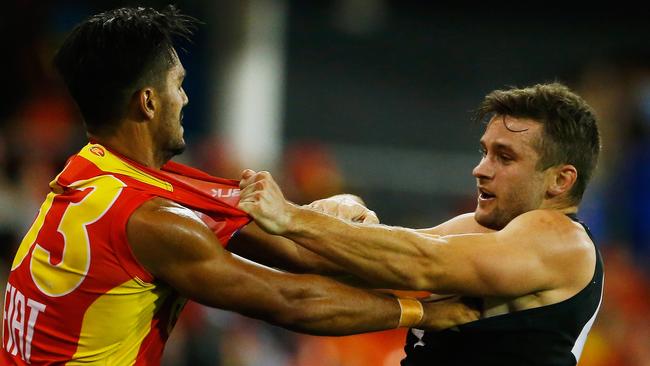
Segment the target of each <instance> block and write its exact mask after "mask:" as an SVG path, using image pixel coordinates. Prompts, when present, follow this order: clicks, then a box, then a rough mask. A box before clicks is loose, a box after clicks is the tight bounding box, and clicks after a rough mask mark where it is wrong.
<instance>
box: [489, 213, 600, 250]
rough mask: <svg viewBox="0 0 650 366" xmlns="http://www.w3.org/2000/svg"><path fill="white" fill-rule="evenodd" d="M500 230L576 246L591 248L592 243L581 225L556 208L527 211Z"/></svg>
mask: <svg viewBox="0 0 650 366" xmlns="http://www.w3.org/2000/svg"><path fill="white" fill-rule="evenodd" d="M502 231H503V232H512V233H528V234H529V236H530V237H531V238H533V239H534V238H535V237H536V238H540V239H542V240H550V241H552V242H555V241H560V242H566V243H567V244H574V245H576V246H577V247H583V246H584V247H590V248H593V244H592V243H591V240H590V239H589V236H588V235H587V232H586V231H585V229H584V228H583V227H582V225H580V224H579V223H577V222H574V221H573V220H571V219H570V218H569V217H568V216H567V215H565V214H564V213H562V212H560V211H557V210H532V211H528V212H526V213H523V214H521V215H519V216H517V217H516V218H515V219H514V220H512V221H511V222H510V223H509V224H508V225H507V226H506V227H505V228H503V230H502Z"/></svg>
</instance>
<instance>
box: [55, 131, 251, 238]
mask: <svg viewBox="0 0 650 366" xmlns="http://www.w3.org/2000/svg"><path fill="white" fill-rule="evenodd" d="M97 169H99V170H100V171H101V172H102V173H100V174H98V175H97V178H98V179H100V178H101V176H102V175H112V176H115V177H116V178H118V179H119V178H125V179H124V180H125V181H128V184H127V186H128V187H129V188H132V189H137V190H141V191H143V192H144V193H147V194H150V195H151V196H158V197H162V198H166V199H169V200H172V201H174V202H176V203H178V204H180V205H182V206H184V207H187V208H189V209H191V210H193V211H194V212H195V213H196V214H197V215H198V216H199V217H200V218H201V220H203V222H205V223H206V225H208V227H209V228H210V229H211V230H212V231H213V232H214V233H215V235H216V236H217V238H219V241H220V242H221V244H222V245H223V246H224V247H225V246H226V245H227V243H228V240H230V238H231V237H232V235H233V234H234V233H235V232H237V231H238V230H239V229H240V228H242V227H243V226H245V225H246V224H248V223H249V222H250V221H251V218H250V217H249V216H248V215H247V214H246V213H245V212H244V211H241V210H239V209H237V208H236V206H237V203H238V202H239V181H237V180H233V179H225V178H219V177H214V176H211V175H210V174H208V173H205V172H203V171H201V170H198V169H195V168H192V167H189V166H187V165H184V164H180V163H176V162H173V161H169V162H167V163H166V164H165V165H163V166H162V168H161V169H160V170H158V169H152V168H148V167H146V166H144V165H142V164H140V163H137V162H135V161H133V160H131V159H129V158H127V157H125V156H123V155H120V154H119V153H117V152H115V151H111V150H110V149H108V148H106V147H105V146H102V145H100V144H98V143H94V142H92V141H91V142H90V143H89V144H87V145H86V146H84V147H83V148H82V149H81V150H80V151H79V152H78V153H77V154H76V155H73V156H71V157H70V158H69V159H68V161H67V163H66V166H65V168H64V169H63V171H62V172H61V173H59V175H58V176H57V177H56V178H55V179H54V180H53V181H52V182H51V183H50V187H51V188H52V189H56V186H59V187H63V189H66V188H75V183H76V182H78V181H79V177H88V172H89V171H97Z"/></svg>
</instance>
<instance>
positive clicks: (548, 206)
mask: <svg viewBox="0 0 650 366" xmlns="http://www.w3.org/2000/svg"><path fill="white" fill-rule="evenodd" d="M540 209H544V210H557V211H560V212H562V213H563V214H573V213H577V212H578V205H576V204H572V203H568V202H566V201H564V200H548V201H544V203H542V205H541V207H540Z"/></svg>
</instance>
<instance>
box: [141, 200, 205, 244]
mask: <svg viewBox="0 0 650 366" xmlns="http://www.w3.org/2000/svg"><path fill="white" fill-rule="evenodd" d="M128 229H129V231H130V232H140V233H143V234H146V233H149V234H152V235H158V236H165V235H168V234H170V233H173V234H174V236H176V235H178V234H179V232H184V231H188V230H189V231H194V232H198V233H200V232H202V231H204V230H209V229H208V227H207V226H206V225H205V223H203V221H201V219H200V218H199V216H198V215H197V214H196V213H195V212H194V211H192V210H190V209H189V208H187V207H185V206H182V205H180V204H178V203H176V202H174V201H171V200H169V199H165V198H161V197H153V198H151V199H149V200H147V201H146V202H144V203H143V204H142V205H140V207H138V208H137V209H136V210H135V211H133V213H132V214H131V217H130V218H129V221H128Z"/></svg>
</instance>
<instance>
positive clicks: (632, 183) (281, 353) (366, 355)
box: [0, 1, 650, 366]
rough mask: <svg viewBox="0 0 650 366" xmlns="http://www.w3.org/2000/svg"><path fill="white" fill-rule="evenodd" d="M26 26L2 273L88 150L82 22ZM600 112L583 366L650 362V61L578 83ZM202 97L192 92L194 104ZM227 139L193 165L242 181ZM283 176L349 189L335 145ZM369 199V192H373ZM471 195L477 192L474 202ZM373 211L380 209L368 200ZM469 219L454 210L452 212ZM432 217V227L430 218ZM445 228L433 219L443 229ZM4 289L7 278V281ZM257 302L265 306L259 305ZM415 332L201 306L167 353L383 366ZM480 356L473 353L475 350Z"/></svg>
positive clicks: (207, 361) (316, 189)
mask: <svg viewBox="0 0 650 366" xmlns="http://www.w3.org/2000/svg"><path fill="white" fill-rule="evenodd" d="M26 3H27V4H26V5H24V8H23V6H21V5H14V6H15V7H16V9H14V10H16V11H18V12H20V11H23V12H25V13H27V12H29V13H30V16H31V17H32V20H31V21H32V22H34V23H32V24H37V23H38V22H43V24H45V25H42V26H34V27H20V37H15V32H13V33H12V29H16V26H17V24H16V22H17V20H12V18H11V17H10V16H8V15H7V13H5V14H4V15H2V18H0V19H1V20H2V22H0V37H1V39H2V41H3V44H4V45H5V48H4V49H5V50H10V51H9V53H5V54H4V55H3V57H2V62H3V68H2V70H3V73H2V78H3V83H2V84H3V86H4V88H2V89H0V98H1V100H2V101H3V102H2V103H0V243H2V247H0V262H1V263H0V275H1V276H2V277H4V276H5V275H6V272H7V271H8V269H9V267H10V263H11V260H12V258H13V254H14V251H15V250H16V248H17V246H18V244H19V243H20V240H21V238H22V236H23V235H24V233H25V232H26V231H27V229H28V227H29V225H30V224H31V222H32V220H33V218H34V217H35V215H36V213H37V210H38V207H39V206H40V204H41V202H42V200H43V198H44V197H45V195H46V193H47V192H48V183H49V182H50V181H51V180H52V179H53V178H54V177H55V175H56V173H57V172H58V171H59V170H60V169H61V168H62V166H63V164H64V162H65V160H66V159H67V157H68V156H69V155H71V154H73V153H74V152H75V151H76V150H78V149H79V148H80V147H81V146H83V144H84V143H85V135H84V134H83V132H82V128H81V122H80V119H79V117H78V114H77V111H76V110H75V106H74V105H73V104H71V102H70V100H69V99H68V97H67V94H66V92H65V90H64V88H63V86H62V84H61V83H60V81H59V80H58V79H57V77H56V76H55V75H54V73H53V69H52V68H51V66H50V59H51V56H52V54H53V52H54V49H55V47H56V46H57V45H58V44H59V42H60V40H61V37H62V36H63V35H64V32H65V31H67V30H68V29H69V27H70V26H71V24H67V23H66V22H65V21H61V22H59V23H56V22H55V21H53V20H51V21H50V22H49V23H48V22H45V20H47V19H46V18H45V17H46V16H48V14H39V13H38V11H35V10H34V9H38V7H31V5H33V4H31V5H30V4H29V3H30V2H29V1H28V2H26ZM568 82H570V83H571V84H572V85H571V86H572V87H573V88H574V89H576V90H577V91H578V92H579V93H580V94H581V95H582V96H584V97H585V99H587V101H588V102H589V103H590V104H591V105H592V106H593V107H594V108H595V109H596V112H597V114H598V117H599V120H600V128H601V132H602V137H603V138H602V140H603V154H602V158H601V162H600V167H599V170H598V175H597V176H596V177H595V178H594V181H593V183H592V186H591V188H590V189H589V190H588V192H587V195H586V197H585V203H584V205H583V207H582V211H581V213H580V216H581V218H582V219H584V220H585V221H586V222H587V223H588V224H589V226H590V227H591V228H592V230H593V232H594V234H595V235H596V238H597V243H598V245H599V247H600V249H601V250H602V252H603V256H604V260H605V297H604V302H603V304H602V307H601V311H600V314H599V316H598V318H597V320H596V323H595V326H594V328H593V330H592V332H591V334H590V337H589V338H588V341H587V345H586V348H585V351H584V353H583V357H582V360H581V362H580V365H582V366H601V365H602V366H605V365H607V366H616V365H625V366H644V365H645V366H647V365H650V347H649V345H650V312H648V309H650V270H649V269H648V268H650V267H649V266H648V265H647V264H648V263H650V190H648V189H647V188H648V187H650V57H645V56H644V55H642V54H639V53H632V54H626V53H622V54H619V55H616V56H615V57H608V58H603V59H601V60H594V61H593V62H590V63H589V65H586V67H584V68H583V69H581V70H579V71H578V72H577V73H576V74H575V75H574V77H573V79H572V80H569V81H568ZM192 92H193V91H191V90H190V91H188V93H189V94H190V98H191V95H192ZM221 146H222V142H220V141H219V137H218V136H214V135H212V134H209V133H208V134H200V136H199V137H197V136H194V137H193V138H192V140H191V141H188V151H187V152H186V154H185V155H184V156H183V157H182V159H183V160H184V161H185V162H187V163H189V164H191V165H194V166H196V167H198V168H201V169H204V170H206V171H207V172H209V173H212V174H215V175H221V176H226V177H230V178H234V177H237V176H238V174H239V172H240V169H241V168H242V167H240V166H237V163H236V162H232V161H224V159H223V156H224V154H222V153H221V152H222V151H221ZM282 161H283V164H282V166H281V167H280V171H278V172H274V173H276V174H277V175H278V176H279V177H280V181H281V182H282V185H283V187H285V190H286V192H287V195H288V197H289V198H290V199H291V200H293V201H295V202H297V203H306V202H309V201H311V200H313V199H318V198H321V197H324V196H328V195H331V194H335V193H339V192H343V191H346V177H345V174H344V173H343V172H342V171H341V169H339V168H338V164H337V161H336V159H335V157H334V155H333V154H332V153H331V152H330V151H329V150H328V146H327V145H326V144H319V143H318V142H302V143H296V144H291V145H289V146H286V147H285V149H284V158H283V160H282ZM361 193H362V192H361ZM469 199H471V197H470V198H469ZM368 204H369V205H370V206H372V202H368ZM457 213H459V212H449V217H451V216H452V215H455V214H457ZM421 221H424V222H426V221H427V220H426V218H422V220H421ZM432 224H433V223H432ZM1 282H3V283H4V282H5V281H4V280H2V281H1ZM251 300H254V299H251ZM404 334H405V331H404V330H395V331H388V332H377V333H372V334H367V335H360V336H350V337H339V338H335V337H312V336H305V335H300V334H296V333H293V332H289V331H285V330H283V329H279V328H277V327H272V326H268V325H266V324H264V323H261V322H258V321H255V320H251V319H247V318H244V317H241V316H238V315H236V314H234V313H228V312H224V311H220V310H215V309H210V308H206V307H203V306H200V305H198V304H194V303H189V304H188V305H187V308H186V309H185V311H184V314H183V315H182V317H181V320H180V321H179V324H178V325H177V327H176V329H175V330H174V333H173V334H172V338H171V340H170V342H169V345H168V348H167V350H166V354H165V364H166V365H179V366H181V365H225V366H258V365H259V366H262V365H263V366H335V365H344V366H371V365H372V366H377V365H379V366H381V365H397V364H398V363H399V360H400V359H401V358H402V356H403V351H402V347H403V342H404ZM468 351H471V350H468Z"/></svg>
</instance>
